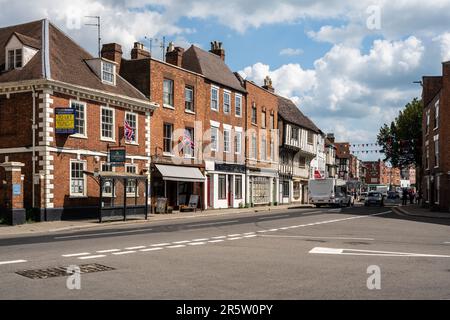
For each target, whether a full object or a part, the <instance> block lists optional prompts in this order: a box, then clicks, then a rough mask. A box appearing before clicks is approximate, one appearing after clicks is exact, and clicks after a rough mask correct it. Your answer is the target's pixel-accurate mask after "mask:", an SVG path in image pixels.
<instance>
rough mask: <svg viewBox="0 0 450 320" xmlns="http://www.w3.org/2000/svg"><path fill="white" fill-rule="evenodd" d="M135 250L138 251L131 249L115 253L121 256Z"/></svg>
mask: <svg viewBox="0 0 450 320" xmlns="http://www.w3.org/2000/svg"><path fill="white" fill-rule="evenodd" d="M135 252H136V251H134V250H131V251H121V252H114V253H113V255H116V256H121V255H124V254H130V253H135Z"/></svg>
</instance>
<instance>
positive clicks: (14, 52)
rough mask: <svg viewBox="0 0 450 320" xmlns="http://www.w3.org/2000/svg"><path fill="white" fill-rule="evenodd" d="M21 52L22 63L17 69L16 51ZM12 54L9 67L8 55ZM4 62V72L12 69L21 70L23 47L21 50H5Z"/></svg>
mask: <svg viewBox="0 0 450 320" xmlns="http://www.w3.org/2000/svg"><path fill="white" fill-rule="evenodd" d="M19 50H20V51H22V53H21V56H22V61H21V65H20V67H17V51H19ZM11 51H12V52H13V59H12V60H13V61H12V63H13V65H12V66H11V64H10V61H9V53H10V52H11ZM5 59H6V61H5V69H6V70H14V69H22V68H23V47H21V48H14V49H8V50H6V57H5Z"/></svg>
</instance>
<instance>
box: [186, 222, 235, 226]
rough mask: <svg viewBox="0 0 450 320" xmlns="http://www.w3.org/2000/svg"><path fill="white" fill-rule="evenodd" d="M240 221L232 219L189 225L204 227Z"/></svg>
mask: <svg viewBox="0 0 450 320" xmlns="http://www.w3.org/2000/svg"><path fill="white" fill-rule="evenodd" d="M235 222H239V220H232V221H224V222H211V223H199V224H190V225H188V227H203V226H215V225H218V224H230V223H235Z"/></svg>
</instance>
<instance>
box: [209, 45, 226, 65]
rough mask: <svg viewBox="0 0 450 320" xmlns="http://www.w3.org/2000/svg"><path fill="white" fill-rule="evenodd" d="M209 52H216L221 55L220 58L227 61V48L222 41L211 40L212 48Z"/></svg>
mask: <svg viewBox="0 0 450 320" xmlns="http://www.w3.org/2000/svg"><path fill="white" fill-rule="evenodd" d="M209 52H211V53H214V54H215V55H218V56H219V57H220V59H222V60H223V61H225V49H223V46H222V42H218V41H212V42H211V50H210V51H209Z"/></svg>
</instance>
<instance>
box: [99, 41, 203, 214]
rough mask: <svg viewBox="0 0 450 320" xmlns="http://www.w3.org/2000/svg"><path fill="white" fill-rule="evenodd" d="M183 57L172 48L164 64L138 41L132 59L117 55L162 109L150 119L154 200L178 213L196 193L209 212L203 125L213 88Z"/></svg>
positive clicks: (125, 71) (125, 70)
mask: <svg viewBox="0 0 450 320" xmlns="http://www.w3.org/2000/svg"><path fill="white" fill-rule="evenodd" d="M104 48H105V46H104ZM183 53H184V49H182V48H179V47H176V48H175V47H174V46H173V45H172V44H170V45H169V48H168V50H167V53H166V62H164V61H161V60H157V59H153V58H151V56H150V53H149V52H148V51H145V50H144V47H143V45H142V44H140V43H135V44H134V48H133V49H132V51H131V59H130V60H127V59H123V58H122V57H118V58H119V61H118V63H121V68H120V73H121V75H122V76H123V77H124V78H126V79H127V80H128V81H129V82H130V83H132V84H133V85H134V86H136V87H137V88H139V90H140V91H141V92H143V93H144V94H145V95H146V96H147V97H148V98H150V99H151V100H152V101H155V102H157V103H158V104H159V105H160V106H161V107H160V108H159V109H157V110H156V111H155V112H154V114H153V116H152V118H151V121H152V123H151V124H152V125H151V131H150V136H151V138H150V140H151V156H152V167H151V172H152V199H153V201H154V202H155V201H156V199H157V198H160V197H164V198H167V200H168V205H169V206H170V207H173V208H174V209H175V210H178V209H179V208H180V206H182V205H188V203H189V200H190V199H191V196H192V195H194V196H198V198H199V201H198V207H199V208H202V209H205V208H206V206H207V203H206V200H207V196H206V185H205V183H206V178H205V175H204V171H205V170H204V155H203V149H204V147H205V145H204V143H205V139H204V138H205V137H204V136H203V135H204V132H205V127H209V123H208V125H207V126H205V123H206V119H207V116H206V113H207V110H206V109H207V107H208V105H209V100H207V99H208V98H207V90H209V88H207V86H206V84H205V79H204V76H203V75H201V74H199V73H196V72H193V71H191V70H188V69H186V68H183ZM206 140H209V138H208V139H206Z"/></svg>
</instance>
